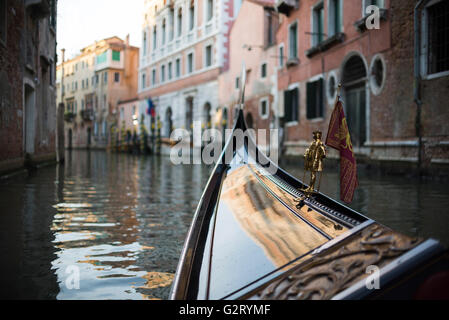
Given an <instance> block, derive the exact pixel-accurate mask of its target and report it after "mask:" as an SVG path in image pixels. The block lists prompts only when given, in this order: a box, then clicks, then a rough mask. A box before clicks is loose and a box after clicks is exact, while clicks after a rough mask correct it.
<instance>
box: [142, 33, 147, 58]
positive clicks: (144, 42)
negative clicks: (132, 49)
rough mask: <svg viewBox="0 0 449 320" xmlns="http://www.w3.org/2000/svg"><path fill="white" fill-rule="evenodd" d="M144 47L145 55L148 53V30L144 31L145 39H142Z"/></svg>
mask: <svg viewBox="0 0 449 320" xmlns="http://www.w3.org/2000/svg"><path fill="white" fill-rule="evenodd" d="M142 47H143V55H144V56H146V55H147V32H146V31H144V32H143V41H142Z"/></svg>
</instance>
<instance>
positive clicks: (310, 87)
mask: <svg viewBox="0 0 449 320" xmlns="http://www.w3.org/2000/svg"><path fill="white" fill-rule="evenodd" d="M315 106H316V88H315V82H307V119H313V118H315Z"/></svg>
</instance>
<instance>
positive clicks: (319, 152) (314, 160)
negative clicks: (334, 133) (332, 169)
mask: <svg viewBox="0 0 449 320" xmlns="http://www.w3.org/2000/svg"><path fill="white" fill-rule="evenodd" d="M322 136H323V134H322V132H321V131H315V132H313V142H312V144H311V145H310V147H309V148H308V149H307V150H306V152H305V154H304V176H305V174H306V172H307V171H310V184H309V187H308V188H307V189H305V190H302V191H304V193H305V194H307V195H309V194H313V193H315V183H316V176H317V173H318V172H320V173H321V172H323V161H324V159H325V158H326V148H325V146H324V143H323V141H321V138H322ZM320 183H321V176H320ZM320 183H319V184H318V190H319V189H320Z"/></svg>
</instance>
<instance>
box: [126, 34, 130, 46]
mask: <svg viewBox="0 0 449 320" xmlns="http://www.w3.org/2000/svg"><path fill="white" fill-rule="evenodd" d="M126 46H127V47H129V33H128V34H127V35H126Z"/></svg>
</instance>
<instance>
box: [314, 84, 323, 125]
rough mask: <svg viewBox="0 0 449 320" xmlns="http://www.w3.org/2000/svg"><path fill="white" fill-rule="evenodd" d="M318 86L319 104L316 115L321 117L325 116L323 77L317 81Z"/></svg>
mask: <svg viewBox="0 0 449 320" xmlns="http://www.w3.org/2000/svg"><path fill="white" fill-rule="evenodd" d="M317 86H318V89H317V101H318V105H317V109H316V113H315V117H317V118H321V117H323V113H324V101H323V95H324V79H323V78H321V79H319V80H318V81H317Z"/></svg>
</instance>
